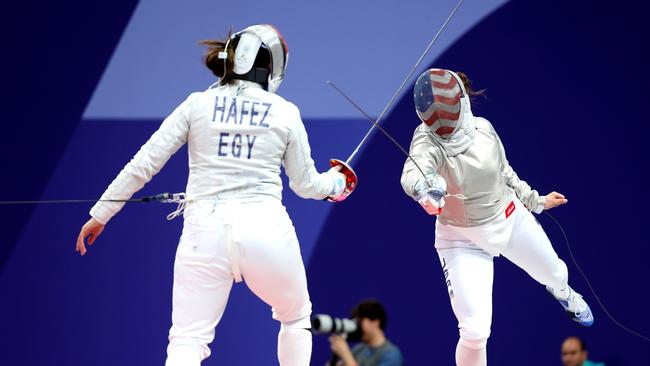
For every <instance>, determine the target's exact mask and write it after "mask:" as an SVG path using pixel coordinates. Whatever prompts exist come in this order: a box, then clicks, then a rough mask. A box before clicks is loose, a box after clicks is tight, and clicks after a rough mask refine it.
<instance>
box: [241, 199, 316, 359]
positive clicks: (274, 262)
mask: <svg viewBox="0 0 650 366" xmlns="http://www.w3.org/2000/svg"><path fill="white" fill-rule="evenodd" d="M246 206H248V205H246ZM255 206H256V207H255V208H254V209H246V217H245V218H243V217H242V219H245V221H240V222H238V223H236V227H237V228H239V229H243V228H245V227H246V224H247V223H248V222H254V223H255V230H240V232H239V236H240V238H241V242H240V244H239V247H238V248H239V254H238V258H239V268H240V269H241V272H242V275H243V277H244V280H245V281H246V284H247V285H248V287H249V288H250V289H251V291H253V293H255V295H257V296H258V297H259V298H260V299H262V300H263V301H264V302H266V303H267V304H269V305H270V306H271V307H272V310H273V318H274V319H276V320H278V321H280V322H281V327H280V333H279V334H278V358H279V361H280V365H282V366H308V365H309V360H310V358H311V344H312V338H311V337H312V336H311V333H310V332H309V331H307V330H306V329H309V328H310V321H309V316H310V315H311V302H310V301H309V293H308V291H307V276H306V273H305V267H304V265H303V262H302V257H301V255H300V246H299V245H298V239H297V237H296V233H295V230H294V228H293V224H292V223H291V220H290V219H289V216H288V215H287V213H286V210H285V208H284V207H283V206H282V204H281V203H280V202H279V201H278V202H269V203H266V204H255Z"/></svg>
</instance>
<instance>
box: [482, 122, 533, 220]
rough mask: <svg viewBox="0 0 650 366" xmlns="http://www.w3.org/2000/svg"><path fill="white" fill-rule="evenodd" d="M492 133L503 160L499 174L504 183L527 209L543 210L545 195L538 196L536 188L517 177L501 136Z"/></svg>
mask: <svg viewBox="0 0 650 366" xmlns="http://www.w3.org/2000/svg"><path fill="white" fill-rule="evenodd" d="M492 129H493V130H494V127H492ZM494 135H495V136H497V140H498V141H499V147H500V149H501V158H502V161H503V167H502V173H501V174H502V176H503V178H504V179H505V181H506V184H507V185H508V186H509V187H510V188H512V189H513V190H514V191H515V194H516V195H517V197H518V198H519V200H521V202H522V203H523V204H524V205H525V206H526V208H528V210H530V211H532V212H535V213H541V212H542V211H544V202H545V197H544V196H540V194H539V193H538V192H537V191H536V190H534V189H532V188H531V187H530V185H528V183H526V181H524V180H522V179H520V178H519V176H518V175H517V173H516V172H515V171H514V169H512V167H511V166H510V163H508V159H507V158H506V150H505V148H504V147H503V143H502V142H501V138H500V137H499V135H498V134H497V133H496V131H495V132H494Z"/></svg>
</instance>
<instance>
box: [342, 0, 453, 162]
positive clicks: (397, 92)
mask: <svg viewBox="0 0 650 366" xmlns="http://www.w3.org/2000/svg"><path fill="white" fill-rule="evenodd" d="M463 1H464V0H459V1H458V3H457V4H456V6H455V7H454V9H452V11H451V13H449V16H448V17H447V19H446V20H445V22H444V23H442V26H441V27H440V29H438V32H437V33H436V35H435V36H433V39H431V42H429V45H428V46H427V48H426V49H425V50H424V52H423V53H422V55H421V56H420V58H419V59H418V60H417V62H416V63H415V65H413V67H412V68H411V71H409V73H408V74H407V75H406V77H405V78H404V80H403V81H402V84H401V85H400V86H399V88H397V90H396V91H395V93H394V94H393V96H392V97H391V98H390V100H389V101H388V104H387V105H386V107H385V108H384V110H383V111H382V112H381V113H380V114H379V117H377V121H376V122H375V123H374V124H373V125H372V127H370V129H369V130H368V132H366V135H365V136H364V137H363V139H362V140H361V142H360V143H359V145H357V147H356V148H355V149H354V151H353V152H352V154H350V156H349V157H348V158H347V160H346V161H345V162H346V163H347V164H348V165H350V164H351V163H352V160H353V159H354V157H355V156H356V155H357V153H358V152H359V150H360V149H361V147H362V146H363V145H364V144H365V143H366V140H367V139H368V137H370V135H371V134H372V131H373V130H374V129H375V127H379V123H380V122H381V120H382V118H384V115H385V114H386V112H387V111H388V110H389V109H390V107H391V106H392V105H393V103H395V99H397V97H398V96H399V95H400V93H401V92H402V89H404V86H406V83H407V82H408V80H409V79H410V78H411V75H413V73H414V72H415V70H416V69H417V68H418V66H420V64H421V63H422V60H424V57H425V56H426V55H427V53H429V50H430V49H431V47H433V45H434V43H436V40H437V39H438V37H439V36H440V34H442V31H443V30H444V29H445V28H446V27H447V24H448V23H449V21H450V20H451V18H453V17H454V14H456V11H457V10H458V8H459V7H460V5H461V4H462V3H463ZM346 99H347V98H346ZM348 100H349V99H348ZM402 150H403V149H402ZM407 155H408V154H407ZM411 160H413V159H411ZM418 169H419V167H418Z"/></svg>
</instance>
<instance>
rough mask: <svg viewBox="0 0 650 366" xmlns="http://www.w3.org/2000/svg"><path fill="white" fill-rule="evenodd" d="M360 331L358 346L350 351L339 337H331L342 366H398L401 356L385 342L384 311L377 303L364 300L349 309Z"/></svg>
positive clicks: (336, 335) (392, 346)
mask: <svg viewBox="0 0 650 366" xmlns="http://www.w3.org/2000/svg"><path fill="white" fill-rule="evenodd" d="M352 317H353V318H354V319H356V320H357V322H358V324H359V327H360V328H361V342H359V343H358V344H357V345H355V346H354V347H352V349H350V346H348V343H347V341H346V340H345V338H343V337H342V336H341V335H338V334H334V335H332V336H330V338H329V340H330V345H331V348H332V352H333V353H334V354H335V355H337V356H338V357H339V358H340V361H339V362H338V363H337V365H344V366H357V365H358V366H401V365H403V363H404V361H403V359H402V352H401V351H400V350H399V348H397V346H395V345H394V344H393V343H392V342H391V341H389V340H388V339H387V338H386V334H385V333H384V332H385V330H386V320H387V316H386V310H385V309H384V306H383V305H382V304H381V303H380V302H379V301H377V300H366V301H363V302H361V303H359V304H358V305H357V306H355V307H354V309H352Z"/></svg>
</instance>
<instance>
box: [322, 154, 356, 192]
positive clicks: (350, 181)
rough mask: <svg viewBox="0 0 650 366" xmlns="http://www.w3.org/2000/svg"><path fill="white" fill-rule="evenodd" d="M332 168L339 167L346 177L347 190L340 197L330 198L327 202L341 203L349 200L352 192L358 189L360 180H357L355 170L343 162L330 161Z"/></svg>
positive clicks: (337, 160)
mask: <svg viewBox="0 0 650 366" xmlns="http://www.w3.org/2000/svg"><path fill="white" fill-rule="evenodd" d="M330 166H331V167H332V168H334V167H339V172H340V173H341V174H343V175H345V189H344V190H343V193H342V194H341V195H340V196H338V197H328V198H327V200H328V201H330V202H341V201H343V200H345V199H346V198H348V196H349V195H350V194H352V191H354V189H355V188H357V183H358V181H359V178H357V173H355V172H354V169H352V167H351V166H350V165H348V163H346V162H344V161H343V160H339V159H330Z"/></svg>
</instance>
